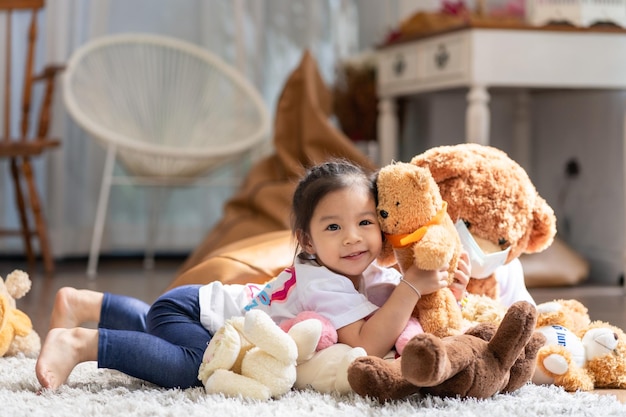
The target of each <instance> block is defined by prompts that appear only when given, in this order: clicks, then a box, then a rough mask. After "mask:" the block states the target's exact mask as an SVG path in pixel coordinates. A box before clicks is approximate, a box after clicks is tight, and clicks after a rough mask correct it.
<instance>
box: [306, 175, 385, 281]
mask: <svg viewBox="0 0 626 417" xmlns="http://www.w3.org/2000/svg"><path fill="white" fill-rule="evenodd" d="M309 230H310V232H309V236H304V237H303V239H301V244H302V246H303V248H304V249H305V250H306V252H308V253H309V254H311V255H315V257H316V259H317V262H318V263H319V264H320V265H323V266H325V267H327V268H328V269H330V270H332V271H333V272H335V273H338V274H341V275H345V276H346V277H348V278H349V279H350V280H351V281H352V282H353V283H354V284H355V287H357V286H358V283H359V280H360V278H361V276H362V274H363V271H365V269H366V268H367V267H368V266H369V265H370V264H371V263H372V262H373V261H374V260H375V259H376V257H377V256H378V255H379V254H380V251H381V249H382V235H381V231H380V227H379V225H378V217H377V216H376V203H375V201H374V197H373V196H372V194H371V192H369V190H367V189H365V188H364V187H359V186H351V187H345V188H342V189H340V190H337V191H333V192H331V193H329V194H327V195H326V196H324V197H323V198H322V199H321V200H320V201H319V203H318V205H317V207H315V210H314V211H313V217H312V218H311V222H310V227H309Z"/></svg>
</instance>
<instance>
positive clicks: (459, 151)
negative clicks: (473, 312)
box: [411, 143, 556, 299]
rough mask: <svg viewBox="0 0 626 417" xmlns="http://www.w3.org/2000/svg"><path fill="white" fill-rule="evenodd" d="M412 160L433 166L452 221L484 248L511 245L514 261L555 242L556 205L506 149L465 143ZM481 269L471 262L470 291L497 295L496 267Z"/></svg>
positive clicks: (500, 248) (510, 257) (492, 249)
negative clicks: (544, 194)
mask: <svg viewBox="0 0 626 417" xmlns="http://www.w3.org/2000/svg"><path fill="white" fill-rule="evenodd" d="M411 163H412V164H414V165H417V166H420V167H427V168H428V169H429V170H430V172H431V174H432V176H433V178H434V179H435V181H436V182H437V185H438V186H439V190H440V193H441V196H442V198H443V199H444V200H445V201H446V202H447V203H448V214H449V215H450V217H451V218H452V220H453V222H455V223H457V221H459V220H461V221H463V222H464V223H465V226H466V227H467V229H468V230H469V233H471V235H472V237H473V238H474V240H475V242H476V243H477V244H478V246H480V249H481V250H482V251H483V252H484V253H487V254H489V253H493V252H498V251H505V250H508V254H506V259H505V264H509V263H512V261H514V260H515V261H516V262H519V260H517V258H518V257H519V256H520V255H521V254H523V253H526V254H530V253H536V252H540V251H542V250H544V249H546V248H548V247H549V246H550V244H551V243H552V241H553V239H554V236H555V235H556V217H555V215H554V211H553V210H552V208H551V207H550V206H549V205H548V203H547V202H546V201H545V200H544V199H543V198H542V197H541V196H540V195H539V193H538V192H537V190H536V189H535V186H534V185H533V183H532V181H531V180H530V178H529V177H528V174H527V173H526V171H525V170H524V169H523V168H522V167H521V166H520V165H519V164H518V163H517V162H515V161H514V160H512V159H511V158H510V157H509V156H508V155H507V154H506V153H505V152H503V151H501V150H499V149H497V148H494V147H491V146H486V145H480V144H476V143H461V144H457V145H447V146H439V147H435V148H431V149H429V150H427V151H425V152H423V153H421V154H419V155H416V156H415V157H413V158H412V160H411ZM466 249H467V248H466ZM480 269H481V268H480V267H479V266H477V265H475V264H474V262H472V279H471V280H470V283H469V285H468V291H469V292H470V293H474V294H485V295H488V296H489V297H492V298H495V299H498V297H499V295H500V293H499V287H498V285H497V281H496V279H495V275H494V273H493V272H492V273H488V274H487V275H485V276H480V277H479V276H477V275H476V274H477V273H478V272H477V271H479V270H480ZM520 270H521V266H520ZM486 272H491V271H486ZM478 278H480V279H478Z"/></svg>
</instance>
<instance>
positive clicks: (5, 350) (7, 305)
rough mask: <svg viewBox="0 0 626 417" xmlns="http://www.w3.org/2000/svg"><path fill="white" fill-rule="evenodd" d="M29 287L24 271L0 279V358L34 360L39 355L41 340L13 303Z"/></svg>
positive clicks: (16, 271) (26, 291)
mask: <svg viewBox="0 0 626 417" xmlns="http://www.w3.org/2000/svg"><path fill="white" fill-rule="evenodd" d="M30 287H31V281H30V278H29V277H28V274H26V272H24V271H20V270H15V271H13V272H11V273H10V274H9V275H7V277H6V280H4V281H3V280H2V278H1V277H0V356H15V355H18V354H23V355H25V356H27V357H31V358H35V357H37V355H38V354H39V350H40V349H41V339H40V338H39V335H38V334H37V332H35V331H34V330H33V324H32V322H31V321H30V318H29V317H28V316H27V315H26V314H25V313H24V312H22V311H21V310H19V309H17V307H16V301H15V300H16V299H20V298H22V297H23V296H24V295H26V293H28V291H30Z"/></svg>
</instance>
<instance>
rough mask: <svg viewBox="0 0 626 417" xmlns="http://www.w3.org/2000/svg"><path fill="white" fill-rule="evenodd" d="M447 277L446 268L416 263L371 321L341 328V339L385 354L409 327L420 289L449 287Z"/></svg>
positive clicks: (370, 352)
mask: <svg viewBox="0 0 626 417" xmlns="http://www.w3.org/2000/svg"><path fill="white" fill-rule="evenodd" d="M447 277H448V272H447V271H446V270H443V269H442V270H439V271H424V270H421V269H419V268H417V267H416V266H412V267H411V268H409V269H408V270H407V271H406V273H405V274H404V278H403V280H404V281H406V282H400V283H399V284H398V285H397V286H396V288H395V289H394V290H393V292H392V293H391V295H390V296H389V298H388V299H387V301H386V302H385V304H383V305H382V306H381V307H380V308H379V309H378V310H376V311H375V312H374V314H372V315H371V316H370V317H369V318H368V319H367V320H359V321H356V322H354V323H352V324H349V325H347V326H344V327H342V328H340V329H338V330H337V335H338V338H339V342H340V343H345V344H347V345H350V346H355V347H356V346H360V347H362V348H364V349H365V351H366V352H367V354H368V355H373V356H379V357H382V356H383V355H385V354H387V352H389V350H390V349H391V348H392V346H393V345H394V343H395V341H396V339H397V338H398V336H399V335H400V333H401V332H402V330H403V329H404V327H405V326H406V323H407V321H408V320H409V318H410V316H411V313H412V312H413V308H414V307H415V304H416V303H417V301H418V300H419V298H420V295H418V292H419V293H420V294H421V295H426V294H430V293H433V292H435V291H437V290H440V289H442V288H445V287H446V286H447V285H448V283H447ZM413 287H414V288H415V289H414V288H413ZM416 290H417V291H416Z"/></svg>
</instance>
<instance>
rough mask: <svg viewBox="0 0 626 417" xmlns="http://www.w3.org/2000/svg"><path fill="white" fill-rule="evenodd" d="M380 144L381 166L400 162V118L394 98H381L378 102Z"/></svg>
mask: <svg viewBox="0 0 626 417" xmlns="http://www.w3.org/2000/svg"><path fill="white" fill-rule="evenodd" d="M378 142H379V144H380V161H379V164H380V166H384V165H387V164H389V163H390V162H391V161H393V160H398V157H399V155H398V116H397V114H396V103H395V101H394V99H393V98H391V97H385V98H381V99H380V101H379V102H378Z"/></svg>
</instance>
